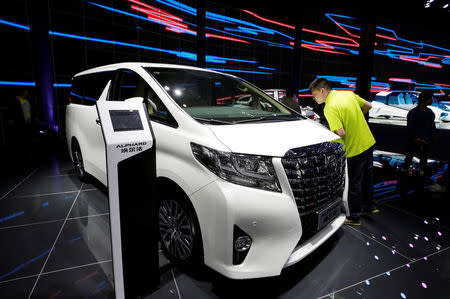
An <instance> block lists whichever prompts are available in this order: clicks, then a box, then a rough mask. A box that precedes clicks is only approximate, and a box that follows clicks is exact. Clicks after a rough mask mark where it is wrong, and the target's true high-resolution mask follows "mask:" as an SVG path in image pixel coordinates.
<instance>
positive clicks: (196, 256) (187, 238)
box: [158, 192, 203, 267]
mask: <svg viewBox="0 0 450 299" xmlns="http://www.w3.org/2000/svg"><path fill="white" fill-rule="evenodd" d="M187 200H188V199H186V198H185V197H184V194H183V195H180V194H179V192H177V193H176V194H174V193H172V192H171V194H170V195H169V194H166V195H165V196H164V197H163V198H160V200H159V201H158V233H159V239H160V242H161V249H162V250H163V252H164V254H165V255H166V257H167V258H168V259H169V260H170V261H171V262H173V263H175V264H177V265H179V266H181V267H191V266H194V265H195V266H199V265H202V264H203V244H202V239H201V232H200V227H199V224H198V220H197V217H196V215H195V212H194V211H193V208H192V206H191V205H190V204H189V203H188V202H187Z"/></svg>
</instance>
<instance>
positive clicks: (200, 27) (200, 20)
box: [197, 0, 206, 68]
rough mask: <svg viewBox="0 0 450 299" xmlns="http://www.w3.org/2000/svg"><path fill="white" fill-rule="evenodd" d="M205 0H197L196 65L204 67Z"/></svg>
mask: <svg viewBox="0 0 450 299" xmlns="http://www.w3.org/2000/svg"><path fill="white" fill-rule="evenodd" d="M205 23H206V0H197V66H198V67H202V68H206V24H205Z"/></svg>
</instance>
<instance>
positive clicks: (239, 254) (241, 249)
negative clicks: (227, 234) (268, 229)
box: [232, 225, 253, 265]
mask: <svg viewBox="0 0 450 299" xmlns="http://www.w3.org/2000/svg"><path fill="white" fill-rule="evenodd" d="M252 242H253V240H252V238H251V237H250V236H249V235H248V234H247V233H246V232H244V231H243V230H242V229H241V228H239V227H238V226H237V225H234V227H233V243H232V244H233V265H239V264H242V262H243V261H244V260H245V258H246V256H247V254H248V253H249V252H250V247H251V246H252Z"/></svg>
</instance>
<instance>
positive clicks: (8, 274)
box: [0, 247, 54, 281]
mask: <svg viewBox="0 0 450 299" xmlns="http://www.w3.org/2000/svg"><path fill="white" fill-rule="evenodd" d="M53 248H54V247H52V248H51V249H49V250H47V251H45V252H44V253H41V254H40V255H38V256H37V257H35V258H33V259H31V260H29V261H27V262H25V263H23V264H21V265H20V266H18V267H16V268H14V269H13V270H12V271H10V272H8V273H6V274H3V275H1V276H0V281H1V280H2V279H3V278H5V277H8V276H10V275H12V274H14V273H16V272H17V271H19V270H22V269H23V268H25V266H27V265H29V264H31V263H32V262H35V261H37V260H39V259H41V258H43V257H44V256H45V255H47V254H48V253H49V252H50V251H51V250H53Z"/></svg>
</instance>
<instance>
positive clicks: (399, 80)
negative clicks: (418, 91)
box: [389, 78, 414, 84]
mask: <svg viewBox="0 0 450 299" xmlns="http://www.w3.org/2000/svg"><path fill="white" fill-rule="evenodd" d="M389 81H394V82H403V83H410V84H414V82H412V79H405V78H389Z"/></svg>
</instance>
